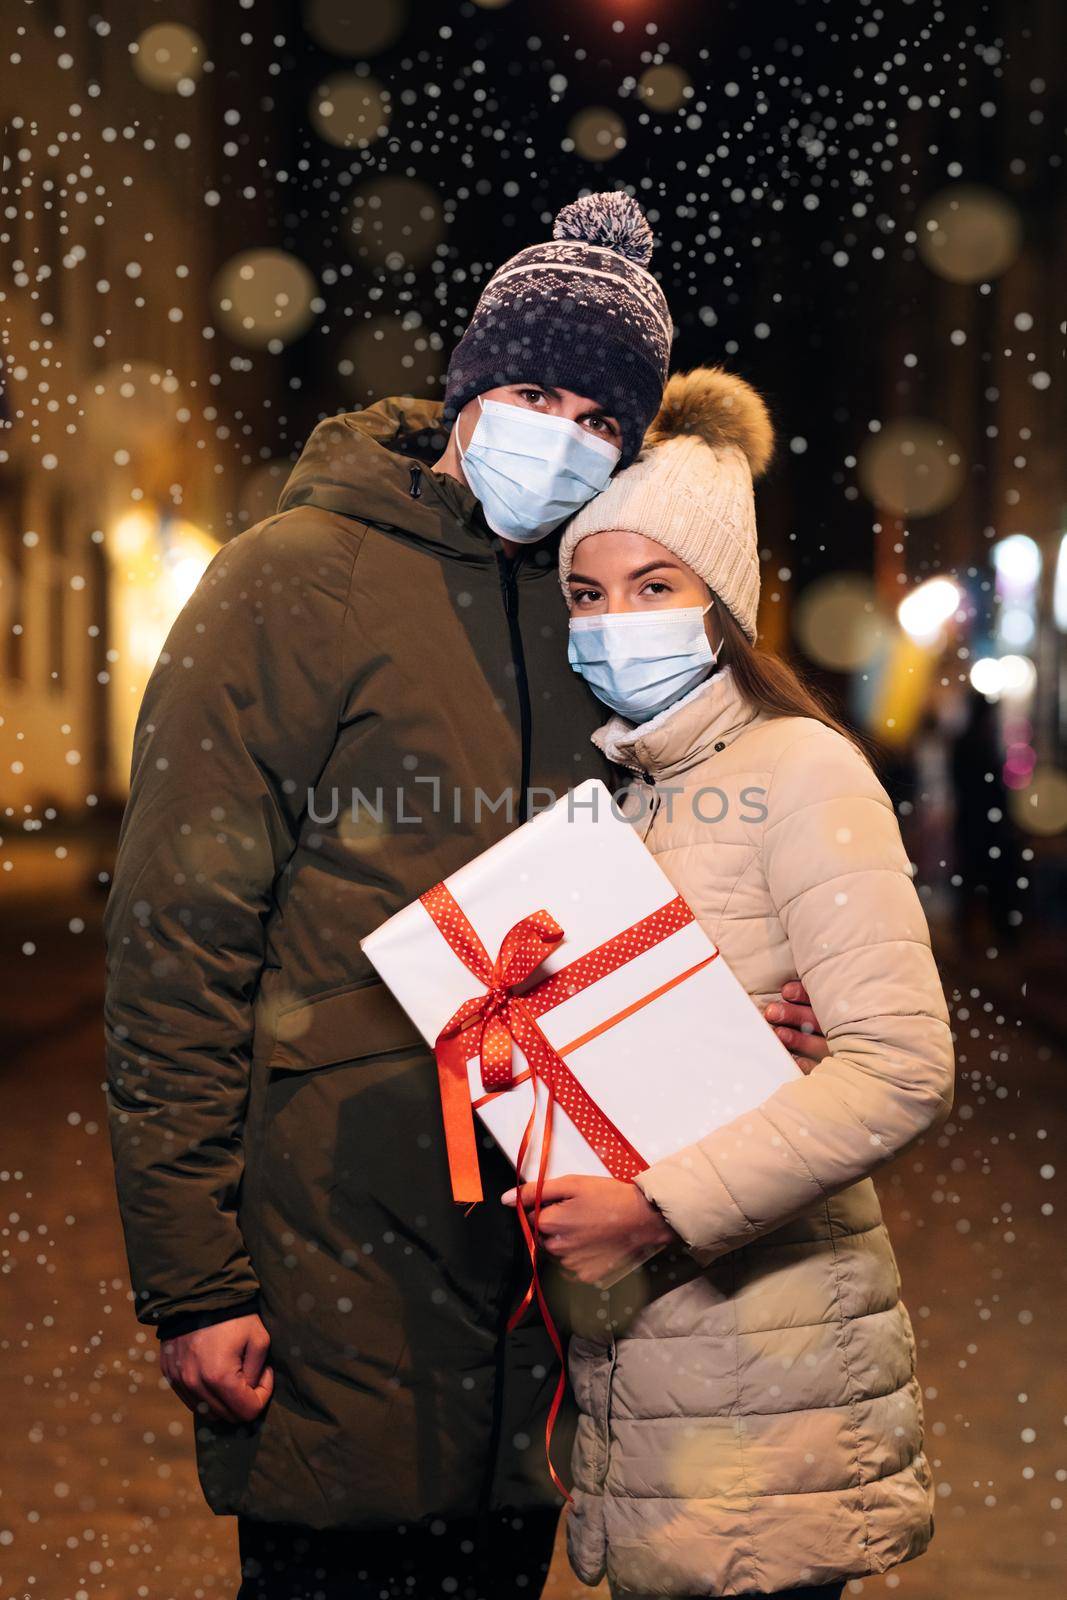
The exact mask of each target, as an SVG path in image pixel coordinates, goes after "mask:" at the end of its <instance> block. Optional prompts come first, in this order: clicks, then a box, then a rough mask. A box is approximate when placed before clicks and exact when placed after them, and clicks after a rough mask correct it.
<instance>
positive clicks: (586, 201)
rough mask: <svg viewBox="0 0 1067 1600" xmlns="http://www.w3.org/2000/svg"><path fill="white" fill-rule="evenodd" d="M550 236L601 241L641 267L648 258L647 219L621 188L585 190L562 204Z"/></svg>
mask: <svg viewBox="0 0 1067 1600" xmlns="http://www.w3.org/2000/svg"><path fill="white" fill-rule="evenodd" d="M552 237H553V239H580V240H582V241H583V242H584V243H585V244H599V245H603V246H605V247H606V248H607V249H609V250H616V251H618V253H619V255H621V256H625V257H626V258H627V260H629V261H636V262H637V263H638V265H639V266H642V267H647V266H648V263H649V262H650V261H651V259H652V246H653V238H652V229H651V228H650V227H649V225H648V219H647V217H646V216H645V213H644V212H643V211H642V210H641V207H640V206H639V205H638V203H637V201H636V200H634V199H633V198H632V197H631V196H630V195H628V194H624V193H623V191H622V190H621V189H611V190H606V191H604V192H603V193H601V194H587V195H584V196H583V197H582V199H581V200H573V201H572V202H571V204H570V205H569V206H564V207H563V210H562V211H561V212H560V213H559V216H558V217H557V218H556V221H555V223H554V225H553V228H552Z"/></svg>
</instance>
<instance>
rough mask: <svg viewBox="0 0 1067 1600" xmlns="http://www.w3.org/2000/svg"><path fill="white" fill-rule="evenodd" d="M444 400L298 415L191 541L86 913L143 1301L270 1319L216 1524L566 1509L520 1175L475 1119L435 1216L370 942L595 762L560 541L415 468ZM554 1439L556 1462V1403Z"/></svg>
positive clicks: (600, 761) (212, 1430)
mask: <svg viewBox="0 0 1067 1600" xmlns="http://www.w3.org/2000/svg"><path fill="white" fill-rule="evenodd" d="M439 413H440V405H439V404H438V403H432V402H410V401H399V400H384V401H381V402H380V403H378V404H377V405H374V406H372V407H370V408H369V409H368V410H366V411H363V412H359V413H354V414H349V415H343V416H338V417H335V418H332V419H330V420H328V421H326V422H323V423H322V424H320V425H319V427H318V428H317V429H316V430H315V432H314V434H313V435H312V437H311V439H310V441H309V443H308V445H307V447H306V449H305V451H304V453H303V455H302V456H301V458H300V461H299V462H298V464H297V465H296V467H295V469H294V471H293V474H292V476H291V478H290V480H289V482H288V484H287V486H286V488H285V490H284V492H283V494H282V497H281V501H280V503H279V510H278V514H277V515H275V516H273V517H270V518H268V519H267V520H266V521H264V522H261V523H259V524H258V525H257V526H256V527H253V528H249V529H248V530H246V531H245V532H243V533H240V534H238V535H237V536H236V537H234V538H233V539H231V540H230V541H229V543H227V544H226V545H225V546H223V548H222V549H220V550H219V551H218V553H217V554H216V555H215V556H214V558H213V559H212V561H211V562H210V564H209V566H208V568H207V570H206V572H205V573H204V575H203V578H202V579H201V581H200V583H199V584H198V586H197V588H196V590H195V592H194V593H193V595H192V597H191V598H190V599H189V601H188V602H187V604H186V605H185V606H184V608H183V610H182V611H181V614H180V615H179V617H178V618H177V620H176V622H175V623H174V625H173V627H172V629H171V631H170V633H169V635H168V638H167V640H166V645H165V648H164V650H163V652H162V654H161V656H160V658H159V661H158V663H157V664H156V666H155V668H154V670H153V672H152V674H151V676H150V678H149V681H148V684H147V688H146V690H145V694H144V699H143V703H142V705H141V709H140V714H139V718H138V722H137V727H136V735H135V743H134V750H133V760H132V769H131V789H130V795H129V801H128V804H127V807H126V811H125V814H124V817H123V821H122V827H121V831H120V836H119V846H118V855H117V860H116V865H115V872H114V879H113V884H112V887H111V890H110V894H109V899H108V903H107V909H106V919H105V935H106V943H107V996H106V1007H105V1031H106V1077H107V1082H106V1092H107V1107H108V1118H109V1128H110V1135H111V1142H112V1149H113V1154H114V1161H115V1172H116V1185H117V1194H118V1201H119V1207H120V1211H121V1217H122V1224H123V1229H124V1233H125V1240H126V1247H127V1254H128V1259H129V1267H130V1273H131V1280H132V1284H133V1290H134V1296H135V1307H136V1314H137V1317H138V1319H139V1320H140V1321H141V1322H142V1323H145V1324H148V1325H155V1326H156V1327H157V1331H159V1332H160V1334H161V1336H168V1335H173V1334H177V1333H180V1332H183V1331H186V1330H188V1329H189V1328H191V1327H196V1326H200V1325H203V1324H205V1323H207V1322H211V1321H219V1320H221V1319H223V1318H225V1317H228V1316H234V1315H236V1314H239V1313H241V1312H247V1311H251V1310H258V1312H259V1314H260V1315H261V1316H262V1318H263V1321H264V1323H265V1325H266V1327H267V1330H268V1332H269V1334H270V1338H271V1351H270V1356H269V1360H270V1361H271V1363H272V1365H273V1368H274V1374H275V1388H274V1392H273V1395H272V1397H271V1399H270V1400H269V1402H268V1404H267V1406H266V1408H265V1409H264V1411H263V1412H262V1413H261V1414H260V1416H259V1417H258V1418H257V1419H256V1420H255V1421H254V1422H252V1423H247V1424H228V1423H225V1422H221V1421H217V1420H209V1419H203V1418H200V1417H198V1418H197V1422H196V1452H197V1466H198V1471H199V1476H200V1482H201V1485H202V1488H203V1492H204V1494H205V1497H206V1499H207V1501H208V1503H209V1504H210V1506H211V1507H212V1509H213V1510H214V1511H215V1512H217V1513H220V1514H243V1515H247V1516H250V1517H255V1518H260V1519H268V1520H281V1521H286V1522H297V1523H301V1524H304V1525H307V1526H311V1527H317V1528H327V1527H347V1528H367V1529H369V1528H374V1527H382V1526H390V1525H395V1524H396V1523H398V1522H401V1521H404V1520H406V1519H413V1518H419V1517H425V1516H431V1515H436V1516H445V1517H447V1516H461V1515H471V1514H476V1513H478V1512H486V1511H487V1510H488V1509H490V1508H499V1507H515V1508H517V1509H520V1510H521V1509H523V1508H527V1507H531V1506H533V1505H537V1504H559V1499H558V1496H557V1495H556V1493H555V1491H554V1489H553V1488H552V1486H551V1483H550V1481H549V1479H548V1476H547V1472H546V1468H545V1453H544V1423H545V1416H546V1412H547V1408H548V1404H549V1401H550V1399H551V1396H552V1392H553V1389H554V1385H555V1381H556V1372H557V1370H558V1369H557V1366H556V1362H555V1357H554V1355H553V1352H552V1348H551V1345H550V1343H549V1340H548V1336H547V1334H546V1333H545V1330H544V1328H543V1327H542V1325H541V1324H540V1321H539V1320H538V1318H537V1316H536V1314H532V1315H528V1316H527V1317H526V1318H525V1319H524V1322H523V1324H522V1325H521V1326H520V1327H519V1328H518V1329H517V1330H516V1331H515V1332H514V1333H513V1334H511V1335H507V1336H505V1332H504V1324H505V1322H506V1320H507V1318H508V1316H509V1314H510V1312H511V1311H512V1309H513V1308H514V1306H515V1304H516V1303H517V1301H518V1299H519V1297H520V1295H521V1292H522V1290H523V1288H524V1287H525V1282H526V1272H527V1266H528V1263H527V1260H526V1256H525V1250H524V1246H523V1242H522V1238H521V1234H520V1232H519V1230H518V1228H517V1226H516V1218H515V1215H514V1212H513V1211H512V1210H510V1209H509V1208H506V1207H504V1206H501V1205H499V1204H498V1203H497V1197H498V1196H499V1194H500V1193H501V1192H502V1191H503V1190H505V1189H507V1188H508V1187H510V1185H511V1183H512V1182H513V1174H512V1170H511V1168H510V1167H509V1166H508V1164H507V1162H506V1160H505V1158H504V1157H503V1155H502V1154H501V1153H500V1152H499V1151H498V1150H497V1149H496V1147H495V1146H494V1145H493V1144H492V1142H491V1141H490V1140H489V1139H488V1136H485V1137H484V1138H483V1140H482V1144H483V1146H484V1148H483V1150H482V1168H483V1183H484V1188H485V1194H486V1200H485V1203H484V1204H482V1205H480V1206H477V1207H475V1208H474V1209H473V1210H471V1211H470V1212H469V1213H467V1212H465V1210H464V1208H462V1207H459V1206H457V1205H456V1204H455V1203H454V1202H453V1200H452V1197H451V1191H450V1187H449V1177H448V1166H447V1161H446V1154H445V1146H444V1140H443V1137H442V1124H441V1111H440V1105H439V1099H438V1089H437V1079H436V1072H435V1067H434V1061H433V1056H432V1054H431V1052H430V1051H429V1050H428V1049H427V1048H426V1046H425V1045H424V1044H423V1042H422V1041H421V1039H420V1038H419V1037H418V1035H417V1034H416V1033H415V1031H414V1029H413V1028H412V1026H411V1025H410V1023H409V1022H408V1020H407V1018H406V1017H405V1016H404V1014H403V1013H402V1012H401V1011H400V1009H399V1007H398V1006H397V1005H396V1003H395V1002H394V1001H393V1000H392V999H391V997H390V996H389V995H388V993H387V991H386V990H385V989H384V988H383V986H382V985H381V983H380V982H378V981H377V980H376V976H375V974H374V972H373V970H372V968H371V967H370V965H369V963H368V962H367V960H366V959H365V957H364V956H363V955H362V953H361V951H360V948H359V941H360V939H361V937H362V936H363V935H365V934H368V933H369V932H370V931H371V930H372V929H374V928H376V927H377V926H378V925H379V924H380V923H381V922H383V921H384V920H385V919H386V918H387V917H389V916H391V915H392V914H393V913H394V912H395V911H397V910H399V909H400V908H401V907H402V906H404V905H406V904H408V902H409V901H411V900H412V899H414V898H415V897H416V896H417V895H419V894H420V893H422V891H424V890H425V889H428V888H429V887H430V886H431V885H432V884H434V883H435V882H437V881H438V880H439V879H441V878H443V877H445V876H446V875H447V874H449V873H451V872H453V871H454V870H455V869H456V868H458V867H459V866H461V865H462V864H463V863H464V862H466V861H468V860H470V859H471V858H472V857H473V856H475V855H477V854H479V853H480V852H481V851H482V850H485V849H486V848H487V847H488V846H489V845H491V844H493V843H494V842H495V841H496V840H497V839H499V838H500V837H501V836H502V835H503V834H504V833H505V832H506V831H508V830H509V829H510V828H511V827H514V826H517V825H518V824H519V823H520V822H521V821H522V820H523V819H524V816H525V815H526V812H527V810H528V808H529V804H532V806H533V808H534V809H537V808H539V807H541V806H543V805H545V804H547V803H548V802H549V801H550V800H551V799H552V798H554V797H555V796H556V795H559V794H562V793H564V792H565V791H566V790H567V789H569V788H571V787H573V786H574V785H575V784H577V783H580V782H582V781H583V780H584V779H586V778H589V777H602V778H605V779H609V780H610V777H611V771H612V769H611V767H610V765H609V764H608V762H607V761H606V760H605V758H604V757H603V756H602V755H601V754H600V753H599V752H598V751H597V749H596V748H595V747H594V746H593V745H592V744H591V743H590V734H591V732H592V730H593V729H594V728H595V727H596V726H597V724H598V723H599V721H600V720H601V716H602V708H599V707H598V703H597V702H596V701H595V700H594V699H593V697H592V695H591V694H590V692H589V691H588V689H587V688H586V686H585V685H584V683H583V682H582V681H581V679H579V678H578V677H577V676H576V674H575V673H574V672H573V671H572V670H571V668H570V667H569V665H568V663H567V615H566V610H565V607H564V606H563V604H562V603H561V600H560V594H559V586H558V581H557V577H556V570H555V568H556V544H557V540H556V539H554V538H553V539H550V540H548V541H546V542H544V543H542V544H538V545H533V546H530V547H529V548H527V549H525V550H523V551H521V552H520V553H519V555H518V556H517V557H515V558H514V559H512V560H510V561H509V559H508V558H507V557H505V555H504V553H503V549H502V547H501V545H500V542H499V540H497V539H496V538H495V536H494V535H493V534H492V532H491V530H490V529H489V527H488V525H487V524H486V522H485V520H484V517H483V515H482V512H481V508H480V506H479V504H478V502H477V500H476V499H475V497H474V495H473V494H472V493H471V491H470V490H469V489H468V488H466V487H465V486H464V485H463V484H461V483H460V482H458V481H457V480H455V479H453V478H451V477H449V476H447V475H445V474H443V473H437V472H435V471H433V470H432V469H431V463H432V462H433V461H435V460H436V459H437V458H438V456H439V455H440V452H441V449H442V448H443V445H444V442H445V438H444V435H443V434H442V433H441V432H440V431H439V430H438V429H437V426H436V425H437V422H438V418H439ZM531 792H532V801H531V799H530V795H531ZM509 794H510V796H511V802H512V803H511V810H510V815H509V809H508V800H507V797H508V795H509ZM524 796H525V797H526V802H525V803H524V798H523V797H524ZM476 989H477V983H476V980H474V979H473V978H472V992H475V991H476ZM558 1440H559V1445H558V1449H557V1450H555V1451H554V1454H555V1456H556V1459H557V1460H559V1461H561V1462H565V1461H566V1460H567V1457H568V1454H569V1440H570V1429H569V1427H568V1425H567V1423H566V1421H565V1422H564V1424H563V1425H562V1426H561V1427H560V1429H559V1433H558Z"/></svg>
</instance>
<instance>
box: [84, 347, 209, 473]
mask: <svg viewBox="0 0 1067 1600" xmlns="http://www.w3.org/2000/svg"><path fill="white" fill-rule="evenodd" d="M184 403H185V402H184V397H183V394H182V390H181V386H180V384H179V383H178V380H177V378H176V377H175V376H174V374H173V373H171V372H167V371H165V370H164V369H163V368H162V367H159V366H156V365H155V364H153V363H152V362H150V361H116V362H113V363H112V364H111V365H110V366H107V367H104V368H103V369H102V371H100V372H98V373H97V374H96V376H95V377H94V378H93V379H92V381H91V383H90V384H89V386H88V389H87V391H86V392H85V394H84V396H83V404H84V409H85V421H84V424H83V426H84V429H85V436H86V439H87V441H88V443H89V446H90V448H91V449H94V450H97V451H99V452H100V453H101V454H102V455H103V456H104V457H105V458H106V460H107V461H108V462H109V463H114V464H115V465H116V466H121V465H124V464H125V462H124V461H123V460H122V459H121V458H122V457H123V456H124V455H125V456H129V457H136V456H138V455H140V454H141V453H142V452H144V451H146V450H153V449H160V448H165V447H166V446H167V445H168V444H169V443H170V442H171V441H172V440H173V436H174V433H175V430H176V428H177V427H178V425H179V423H180V422H181V421H182V420H183V417H184V412H183V408H184Z"/></svg>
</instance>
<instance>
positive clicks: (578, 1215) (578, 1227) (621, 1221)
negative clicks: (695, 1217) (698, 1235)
mask: <svg viewBox="0 0 1067 1600" xmlns="http://www.w3.org/2000/svg"><path fill="white" fill-rule="evenodd" d="M536 1188H537V1186H536V1184H533V1183H524V1184H523V1185H522V1188H521V1189H519V1190H518V1191H517V1192H516V1190H514V1189H509V1190H508V1191H507V1193H506V1194H503V1195H501V1197H500V1198H501V1200H502V1202H503V1204H504V1205H506V1206H513V1205H515V1204H516V1201H518V1203H519V1204H521V1205H522V1206H523V1207H524V1208H525V1210H526V1213H527V1215H528V1216H529V1217H530V1218H531V1220H532V1217H533V1208H534V1197H535V1194H536ZM677 1242H678V1235H677V1234H676V1233H675V1231H674V1229H673V1228H672V1227H670V1226H669V1224H668V1223H667V1221H666V1219H665V1218H664V1217H663V1215H662V1214H661V1213H660V1212H659V1211H657V1210H656V1207H655V1206H654V1205H651V1204H650V1202H649V1201H648V1200H646V1199H645V1197H644V1195H643V1194H642V1193H641V1191H640V1189H638V1188H637V1187H636V1185H634V1184H632V1183H620V1182H619V1181H618V1179H616V1178H587V1177H577V1176H574V1177H567V1178H549V1179H548V1181H547V1182H546V1184H545V1186H544V1189H543V1191H542V1194H541V1244H542V1247H543V1248H544V1250H545V1252H546V1254H547V1255H550V1256H554V1257H555V1258H556V1260H557V1261H558V1262H559V1263H560V1265H561V1267H562V1268H563V1273H564V1276H565V1277H566V1276H571V1277H574V1278H577V1279H578V1281H579V1282H580V1283H589V1284H594V1285H595V1284H601V1283H605V1284H607V1283H614V1282H616V1281H617V1280H618V1278H619V1277H621V1276H622V1275H623V1273H624V1272H627V1271H630V1270H631V1269H632V1268H633V1267H639V1266H640V1265H641V1263H642V1262H644V1261H647V1260H648V1258H649V1256H652V1255H655V1253H656V1251H657V1250H662V1249H663V1247H664V1245H667V1244H671V1243H675V1244H676V1243H677Z"/></svg>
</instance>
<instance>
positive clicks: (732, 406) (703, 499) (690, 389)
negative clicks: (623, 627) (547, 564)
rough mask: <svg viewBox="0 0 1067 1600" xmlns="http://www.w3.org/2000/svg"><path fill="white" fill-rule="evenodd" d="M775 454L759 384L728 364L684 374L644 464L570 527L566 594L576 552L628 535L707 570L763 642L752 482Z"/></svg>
mask: <svg viewBox="0 0 1067 1600" xmlns="http://www.w3.org/2000/svg"><path fill="white" fill-rule="evenodd" d="M773 450H774V428H773V426H772V424H771V419H770V417H769V415H768V413H767V407H766V406H765V405H764V403H763V401H762V399H761V398H760V396H759V395H758V394H757V393H756V391H755V389H753V388H752V386H751V384H748V383H746V382H745V380H744V379H743V378H738V377H735V376H734V375H733V374H732V373H729V372H724V371H723V369H722V368H721V367H695V368H694V369H693V371H692V372H677V373H675V375H674V377H673V378H671V380H670V382H669V383H668V384H667V387H666V389H665V391H664V394H663V402H662V404H661V406H660V409H659V412H658V414H657V415H656V417H655V420H654V421H653V423H652V425H651V427H650V428H649V430H648V432H647V433H646V435H645V439H644V444H643V447H642V449H641V453H640V455H639V456H638V457H637V459H636V461H634V463H633V465H632V466H629V467H627V468H626V469H625V471H623V472H620V473H618V474H617V475H616V476H615V477H614V478H612V480H611V482H610V483H609V484H608V486H607V488H606V489H605V490H604V491H603V493H602V494H598V495H595V496H594V498H593V499H592V500H590V501H589V503H588V504H587V505H584V506H583V507H582V509H581V510H580V511H579V512H578V513H577V514H576V515H575V516H574V517H572V518H571V520H570V522H569V523H568V524H567V526H566V528H565V529H564V531H563V537H562V539H561V540H560V546H559V576H560V582H561V584H562V586H563V592H564V594H567V593H568V589H567V578H568V576H569V574H570V570H571V562H572V560H573V558H574V550H575V546H576V545H577V544H578V543H579V542H580V541H581V540H582V539H585V538H587V537H588V535H589V534H591V533H603V532H605V531H606V530H607V529H609V528H620V529H621V528H625V529H628V530H629V531H630V532H633V533H643V534H644V535H645V537H646V538H648V539H654V540H655V541H656V542H657V544H662V545H664V546H665V547H666V548H667V549H668V550H670V551H671V552H672V554H674V555H676V556H678V557H679V559H680V560H682V561H684V562H685V563H686V565H687V566H690V567H692V568H693V571H694V572H697V573H699V574H700V576H701V577H702V578H703V579H704V581H705V583H706V584H707V585H708V586H709V588H711V589H714V591H715V593H716V594H717V595H718V596H719V597H720V599H721V600H722V601H723V603H724V604H725V605H727V606H729V608H730V610H731V611H732V612H733V614H734V616H735V617H736V618H737V620H738V622H739V623H740V624H741V626H742V628H743V629H744V630H745V633H746V634H747V635H748V637H749V639H750V640H752V642H753V643H755V639H756V608H757V605H758V603H759V586H760V574H759V553H758V550H757V545H756V506H755V499H754V497H753V493H752V480H753V479H754V478H758V477H759V475H760V474H761V473H762V472H763V470H764V469H765V467H766V466H767V464H768V462H769V461H770V459H771V455H772V453H773Z"/></svg>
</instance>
